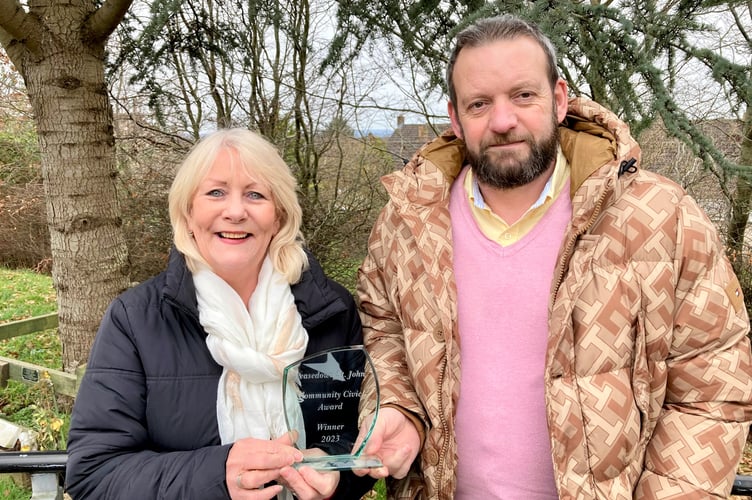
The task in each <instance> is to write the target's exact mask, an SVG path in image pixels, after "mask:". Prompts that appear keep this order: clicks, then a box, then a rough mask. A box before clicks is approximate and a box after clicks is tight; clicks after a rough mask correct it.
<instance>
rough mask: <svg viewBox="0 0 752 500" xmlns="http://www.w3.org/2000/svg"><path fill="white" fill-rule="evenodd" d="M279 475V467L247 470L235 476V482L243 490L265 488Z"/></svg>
mask: <svg viewBox="0 0 752 500" xmlns="http://www.w3.org/2000/svg"><path fill="white" fill-rule="evenodd" d="M278 476H279V469H261V470H247V471H243V472H239V473H238V475H237V476H235V484H236V485H237V487H238V488H240V489H243V490H257V489H259V488H263V486H264V485H265V484H266V483H270V482H272V481H274V480H275V479H277V477H278Z"/></svg>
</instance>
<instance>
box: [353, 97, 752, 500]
mask: <svg viewBox="0 0 752 500" xmlns="http://www.w3.org/2000/svg"><path fill="white" fill-rule="evenodd" d="M560 137H561V147H562V150H563V151H564V154H565V155H566V157H567V158H568V160H569V163H570V165H571V169H572V173H571V193H570V195H571V198H572V207H573V215H572V221H571V224H570V225H569V227H568V229H567V234H566V235H565V238H564V241H563V244H562V247H561V249H560V251H559V257H558V265H557V268H556V273H555V275H554V276H553V279H552V285H551V299H550V307H549V340H548V349H547V359H546V371H545V387H546V407H547V415H548V426H549V433H550V438H551V453H552V457H553V463H554V472H555V478H556V483H557V488H558V491H559V496H560V497H561V498H562V499H591V498H598V499H607V500H617V499H631V498H640V499H652V498H662V499H666V498H677V499H679V498H681V499H683V500H687V499H693V498H725V496H724V495H727V494H728V491H729V490H730V488H731V485H732V482H733V479H734V474H735V467H736V465H737V463H738V461H739V459H740V458H741V454H742V450H743V447H744V444H745V440H746V437H747V431H748V428H749V424H750V420H752V356H751V354H750V345H749V340H748V339H747V336H746V334H747V332H748V329H749V321H748V318H747V313H746V310H745V307H744V302H743V297H742V294H741V289H740V287H739V283H738V281H737V279H736V276H735V275H734V273H733V271H732V268H731V266H730V264H729V261H728V260H727V258H726V257H725V254H724V251H723V248H722V245H721V243H720V241H719V237H718V235H717V232H716V230H715V228H714V226H713V224H712V223H711V222H710V221H709V220H708V218H707V217H706V216H705V215H704V213H703V212H702V210H701V209H700V208H699V207H698V206H697V204H696V203H695V202H694V201H693V200H692V199H691V198H690V197H689V196H688V195H687V194H686V193H685V192H684V191H683V190H682V189H681V188H680V187H679V186H677V185H676V184H675V183H673V182H671V181H669V180H667V179H665V178H663V177H660V176H658V175H656V174H654V173H651V172H649V171H646V170H642V169H640V168H639V162H640V150H639V146H638V145H637V143H636V142H635V141H634V139H633V138H632V137H631V136H630V135H629V131H628V127H627V126H626V125H625V124H624V123H623V122H621V121H619V120H618V118H617V117H616V116H615V115H614V114H613V113H611V112H610V111H608V110H606V109H604V108H602V107H601V106H599V105H597V104H596V103H594V102H592V101H587V100H584V99H579V98H578V99H572V100H571V101H570V103H569V114H568V116H567V119H566V120H565V121H564V123H563V124H562V126H561V127H560ZM463 161H464V144H463V143H462V141H461V140H459V139H457V138H456V137H454V136H453V135H452V134H451V133H449V132H447V133H445V134H444V135H442V136H441V137H439V138H437V139H436V140H434V141H433V142H431V143H428V144H427V145H425V146H424V147H423V148H421V150H420V151H418V153H417V154H416V155H415V156H414V157H413V158H412V160H411V161H410V162H409V163H408V164H407V165H406V166H405V168H404V169H402V170H401V171H398V172H395V173H392V174H390V175H387V176H385V177H384V179H383V183H384V185H385V186H386V188H387V191H388V192H389V195H390V200H389V202H388V204H387V205H386V206H385V208H384V209H383V210H382V212H381V215H380V217H379V219H378V221H377V223H376V225H375V227H374V230H373V232H372V234H371V238H370V240H369V253H368V256H367V257H366V259H365V261H364V263H363V265H362V266H361V269H360V272H359V283H358V295H359V299H360V305H361V310H362V312H361V317H362V320H363V326H364V338H365V343H366V345H367V347H368V349H369V350H370V352H371V354H372V356H373V358H374V361H375V363H376V364H377V370H378V375H379V382H380V388H381V404H382V405H390V406H395V407H398V408H400V409H401V410H402V411H405V412H408V414H410V415H411V416H413V417H414V418H417V419H418V420H420V421H421V422H422V423H423V428H424V430H425V445H424V447H423V448H422V451H421V453H420V454H419V456H418V458H417V459H416V461H415V463H414V464H413V467H412V469H411V472H410V473H409V474H408V476H407V477H406V478H404V479H402V480H399V481H397V480H390V481H389V483H388V489H389V495H390V497H392V498H431V499H434V498H438V499H447V500H448V499H452V498H453V496H454V491H455V487H456V478H455V471H456V465H457V453H456V442H455V439H454V414H455V409H456V405H457V399H458V396H459V389H460V388H459V380H460V366H459V359H460V358H459V348H460V342H459V335H460V334H459V332H458V331H457V317H456V314H457V308H456V302H457V299H456V287H455V281H454V277H453V272H452V241H451V230H450V220H449V210H448V200H449V187H450V185H451V183H452V181H453V180H454V179H455V178H456V176H457V175H458V173H459V171H460V168H461V166H462V163H463ZM498 369H499V370H500V371H503V367H499V368H498ZM500 380H503V374H500ZM364 395H365V397H364V399H363V401H362V406H363V408H362V415H365V414H367V413H368V412H369V411H370V410H371V409H372V408H370V406H369V405H371V404H372V401H373V397H372V396H373V387H372V386H371V387H369V388H367V389H366V390H365V391H364Z"/></svg>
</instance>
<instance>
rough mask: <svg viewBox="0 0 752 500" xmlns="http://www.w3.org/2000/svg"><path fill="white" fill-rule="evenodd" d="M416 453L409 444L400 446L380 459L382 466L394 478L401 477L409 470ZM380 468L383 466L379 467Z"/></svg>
mask: <svg viewBox="0 0 752 500" xmlns="http://www.w3.org/2000/svg"><path fill="white" fill-rule="evenodd" d="M415 456H416V453H415V452H414V450H412V449H411V447H410V446H400V447H399V448H397V449H396V450H395V451H394V453H392V454H390V455H388V456H387V457H386V458H387V459H386V460H382V462H383V463H384V466H385V467H386V469H387V470H388V471H389V473H390V474H391V476H392V477H394V478H395V479H402V478H403V477H405V476H406V475H407V473H408V472H409V471H410V466H411V465H412V463H413V460H414V459H415ZM381 468H382V469H383V468H384V467H381Z"/></svg>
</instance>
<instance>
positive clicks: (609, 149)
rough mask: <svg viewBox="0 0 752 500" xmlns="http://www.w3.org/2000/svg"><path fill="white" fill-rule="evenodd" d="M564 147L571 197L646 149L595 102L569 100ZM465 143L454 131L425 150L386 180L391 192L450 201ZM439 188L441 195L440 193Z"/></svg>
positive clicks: (408, 197)
mask: <svg viewBox="0 0 752 500" xmlns="http://www.w3.org/2000/svg"><path fill="white" fill-rule="evenodd" d="M559 143H560V145H561V148H562V151H563V152H564V155H565V156H566V157H567V159H568V160H569V163H570V166H571V169H572V171H571V189H570V196H574V193H575V191H576V190H577V189H578V188H579V187H580V186H581V185H582V183H583V182H585V180H586V179H587V178H588V177H590V176H591V175H593V174H594V173H595V172H596V171H597V170H599V169H600V168H602V167H604V166H606V165H609V167H613V171H611V170H609V173H608V174H607V175H613V176H614V177H615V176H616V175H618V167H619V164H620V160H621V159H625V158H626V159H630V158H634V159H635V166H637V165H638V164H639V161H640V148H639V146H638V144H637V142H636V141H635V140H634V139H633V138H632V136H631V135H630V132H629V127H628V125H627V124H626V123H624V122H623V121H621V120H620V119H619V118H618V117H617V116H616V115H615V114H614V113H613V112H611V111H609V110H608V109H606V108H604V107H603V106H601V105H600V104H598V103H596V102H595V101H591V100H589V99H585V98H582V97H576V98H572V99H570V100H569V103H568V110H567V116H566V118H565V119H564V121H563V122H562V123H561V125H560V126H559ZM465 153H466V148H465V142H464V141H463V140H462V139H460V138H458V137H457V136H456V135H455V134H454V132H453V131H452V130H451V129H449V130H447V131H445V132H443V133H442V134H441V135H440V136H439V137H437V138H436V139H434V140H433V141H431V142H429V143H427V144H425V145H424V146H423V147H421V148H420V149H419V150H418V152H417V153H415V155H414V156H413V157H412V159H411V160H410V161H409V162H408V163H407V165H405V167H404V168H403V169H402V170H400V171H398V172H394V173H391V174H388V175H386V176H384V177H383V178H382V183H383V184H384V187H385V188H386V189H387V191H388V192H389V193H390V194H399V193H401V196H397V197H398V198H403V197H404V199H406V200H407V201H409V202H412V203H417V204H419V205H432V204H434V203H437V202H442V201H445V200H446V199H447V198H448V196H449V186H450V185H451V183H452V182H453V181H454V179H455V178H456V177H457V175H459V172H460V170H461V169H462V167H463V165H464V164H465ZM437 190H438V192H437Z"/></svg>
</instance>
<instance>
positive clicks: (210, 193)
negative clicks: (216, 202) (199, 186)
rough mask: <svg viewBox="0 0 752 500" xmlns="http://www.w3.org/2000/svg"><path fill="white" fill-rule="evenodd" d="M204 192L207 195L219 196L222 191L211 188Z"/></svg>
mask: <svg viewBox="0 0 752 500" xmlns="http://www.w3.org/2000/svg"><path fill="white" fill-rule="evenodd" d="M206 194H207V195H209V196H211V197H214V198H217V197H219V196H222V195H223V194H224V193H223V192H222V190H221V189H212V190H211V191H209V192H208V193H206Z"/></svg>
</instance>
